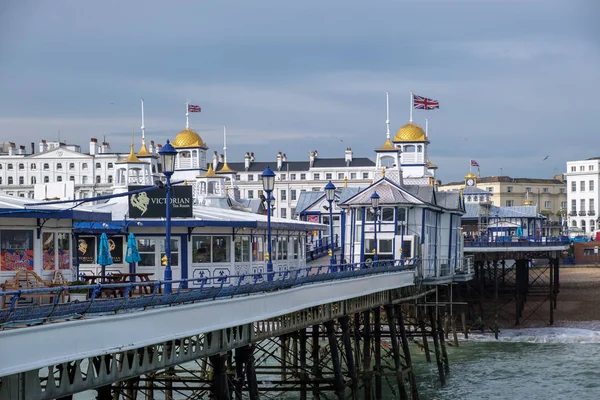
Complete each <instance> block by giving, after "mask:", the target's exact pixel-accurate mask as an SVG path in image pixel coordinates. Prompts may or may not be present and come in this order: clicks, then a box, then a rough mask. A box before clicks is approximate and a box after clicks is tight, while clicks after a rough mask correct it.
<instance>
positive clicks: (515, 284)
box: [453, 248, 564, 337]
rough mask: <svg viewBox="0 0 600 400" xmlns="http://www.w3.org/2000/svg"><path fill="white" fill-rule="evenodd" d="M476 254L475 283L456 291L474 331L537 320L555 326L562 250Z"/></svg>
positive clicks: (457, 288)
mask: <svg viewBox="0 0 600 400" xmlns="http://www.w3.org/2000/svg"><path fill="white" fill-rule="evenodd" d="M486 250H487V251H480V252H475V253H474V258H475V261H474V263H475V279H474V280H472V281H469V282H465V283H464V284H461V285H458V286H456V287H455V288H453V290H454V292H455V294H454V299H455V300H457V301H461V300H465V301H467V302H468V315H469V316H470V319H471V322H472V328H473V329H482V330H484V329H486V328H489V329H492V330H493V331H494V332H495V334H496V337H497V336H498V330H499V328H500V327H501V326H505V327H506V326H512V325H520V324H523V323H524V322H526V321H529V320H533V319H536V320H538V321H543V322H545V323H546V324H547V325H552V324H553V323H554V310H555V309H556V306H557V297H558V293H559V287H560V285H559V278H560V267H559V260H560V258H561V257H562V251H563V250H564V249H563V248H560V249H543V248H537V249H531V248H530V249H526V248H523V249H515V248H512V249H497V248H496V249H486Z"/></svg>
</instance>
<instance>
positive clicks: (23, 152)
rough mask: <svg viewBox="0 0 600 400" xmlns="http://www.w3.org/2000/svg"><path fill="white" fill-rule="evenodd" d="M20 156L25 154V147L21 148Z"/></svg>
mask: <svg viewBox="0 0 600 400" xmlns="http://www.w3.org/2000/svg"><path fill="white" fill-rule="evenodd" d="M19 154H25V146H19Z"/></svg>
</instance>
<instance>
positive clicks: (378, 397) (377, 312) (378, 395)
mask: <svg viewBox="0 0 600 400" xmlns="http://www.w3.org/2000/svg"><path fill="white" fill-rule="evenodd" d="M373 317H374V323H375V331H374V332H373V333H374V334H375V355H374V356H375V368H373V371H374V372H375V400H382V399H383V393H382V391H381V390H382V386H381V382H382V369H381V307H377V308H375V309H374V310H373Z"/></svg>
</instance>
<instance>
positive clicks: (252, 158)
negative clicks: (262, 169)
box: [250, 153, 254, 162]
mask: <svg viewBox="0 0 600 400" xmlns="http://www.w3.org/2000/svg"><path fill="white" fill-rule="evenodd" d="M250 162H254V153H250Z"/></svg>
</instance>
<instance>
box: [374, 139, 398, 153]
mask: <svg viewBox="0 0 600 400" xmlns="http://www.w3.org/2000/svg"><path fill="white" fill-rule="evenodd" d="M377 150H383V151H398V149H397V148H395V147H394V145H393V144H392V142H390V139H389V138H387V139H386V141H385V144H384V145H383V146H381V147H380V148H378V149H377Z"/></svg>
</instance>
